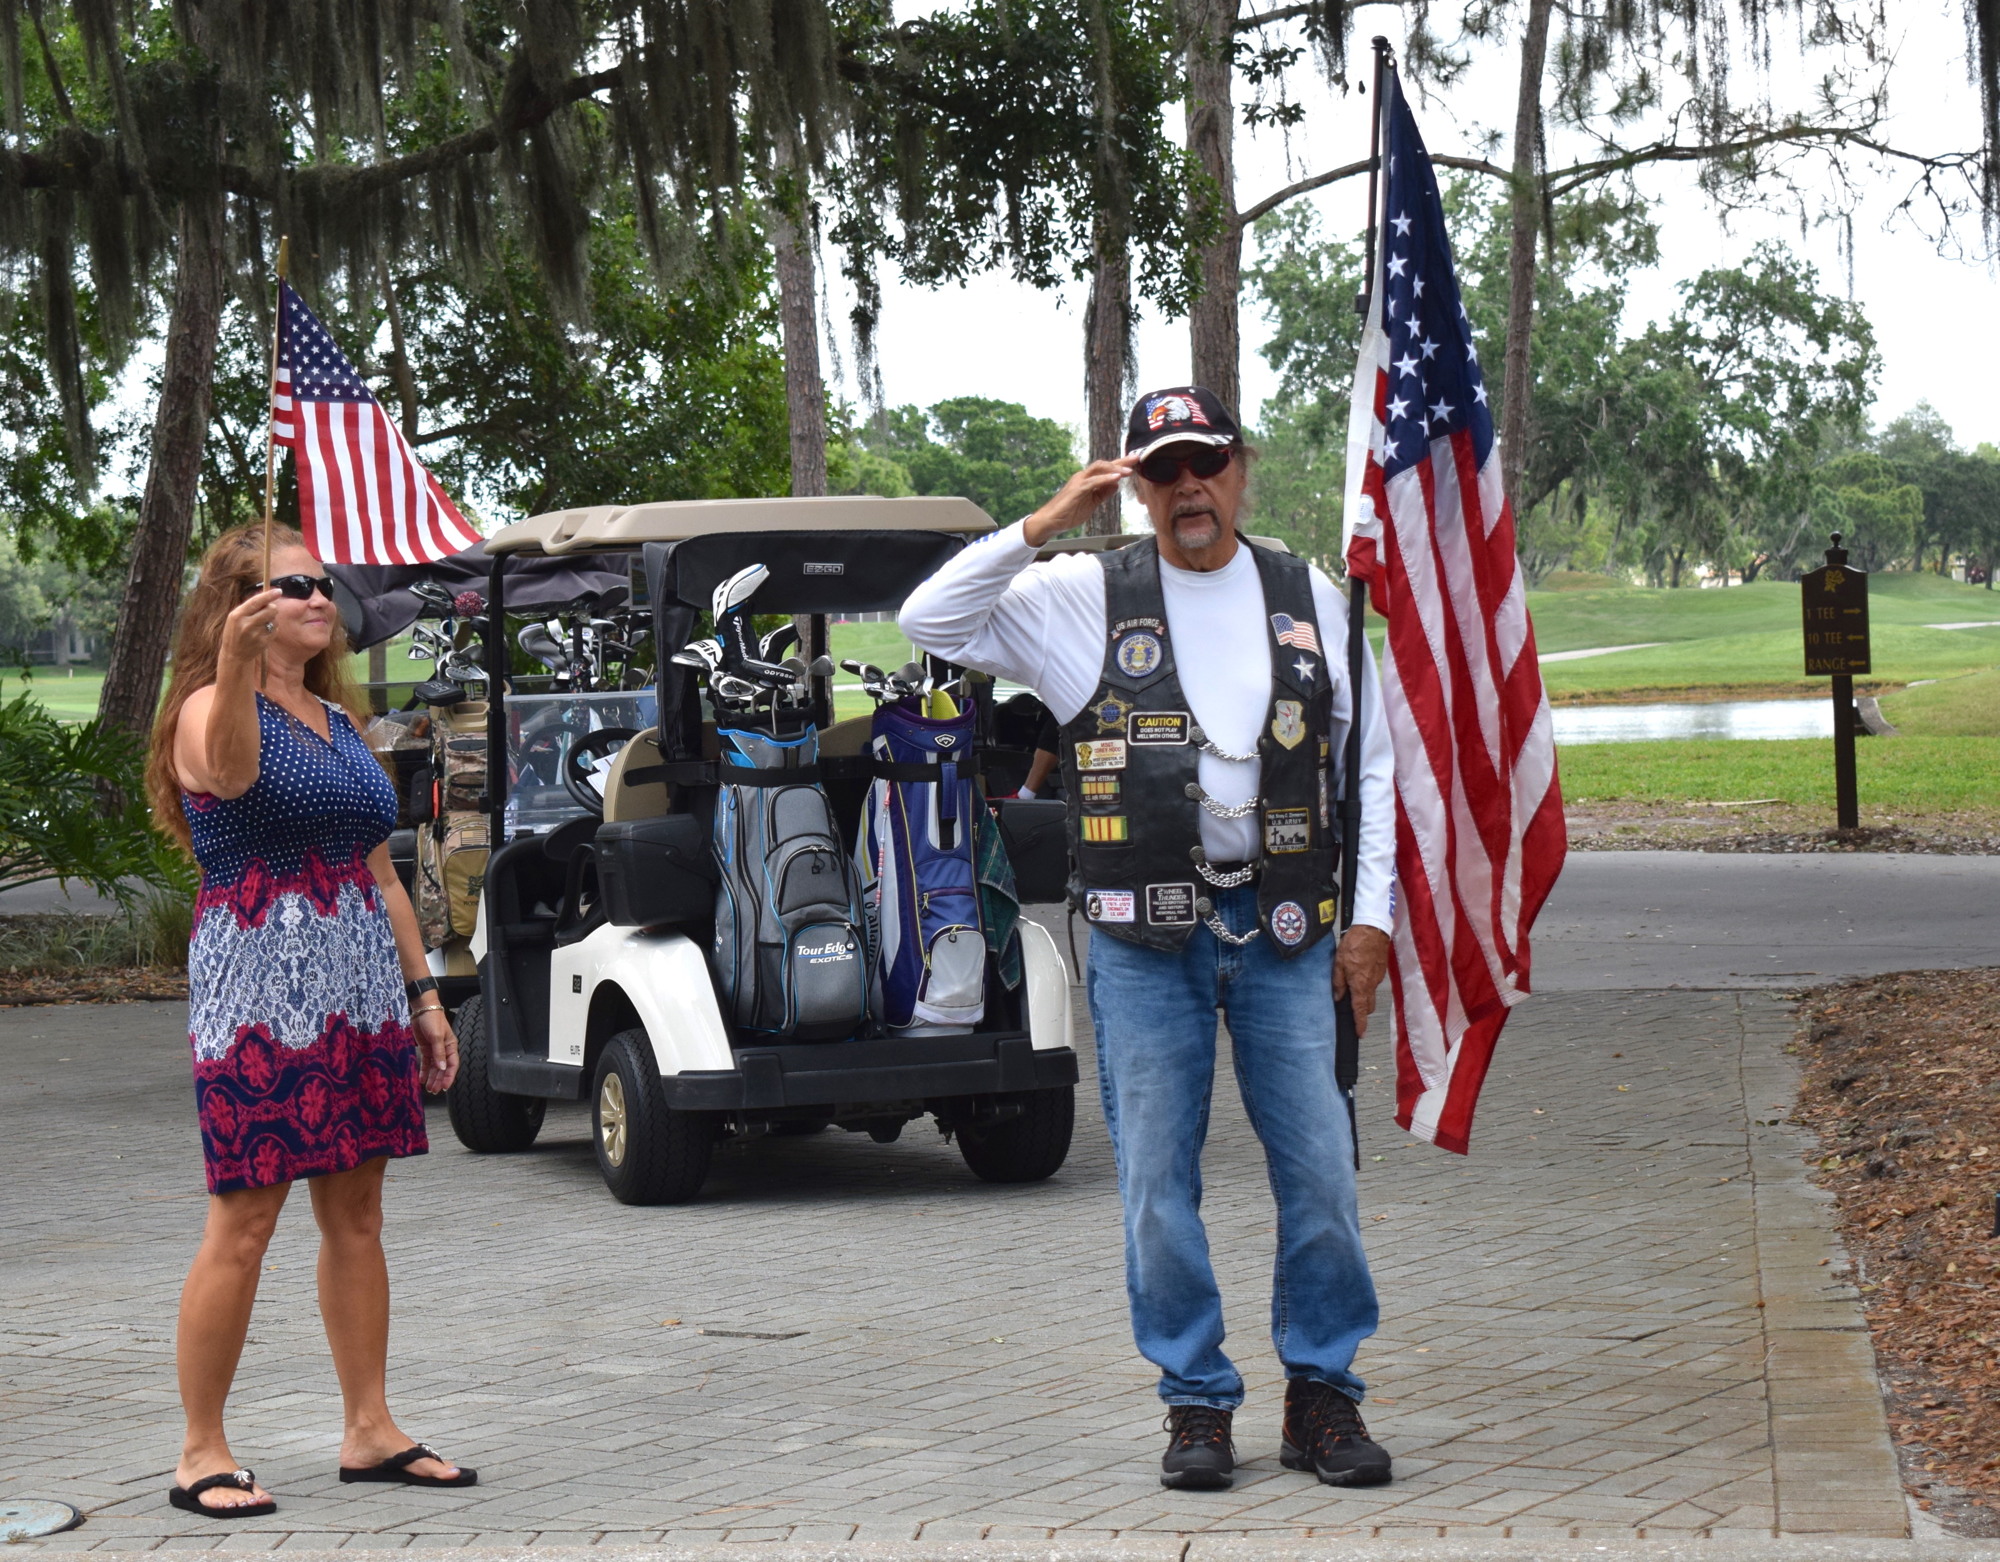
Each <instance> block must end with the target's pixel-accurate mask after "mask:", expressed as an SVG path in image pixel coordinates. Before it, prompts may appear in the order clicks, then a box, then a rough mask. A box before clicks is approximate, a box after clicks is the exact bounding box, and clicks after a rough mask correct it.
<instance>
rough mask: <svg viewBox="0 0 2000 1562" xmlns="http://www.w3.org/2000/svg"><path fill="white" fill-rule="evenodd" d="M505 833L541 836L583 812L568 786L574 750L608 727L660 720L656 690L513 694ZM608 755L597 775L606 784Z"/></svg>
mask: <svg viewBox="0 0 2000 1562" xmlns="http://www.w3.org/2000/svg"><path fill="white" fill-rule="evenodd" d="M506 713H507V715H506V720H507V776H508V790H507V806H506V813H505V827H506V834H505V836H504V839H509V840H511V839H512V838H513V837H514V836H515V835H516V834H519V833H528V834H535V835H540V834H543V833H545V832H546V831H549V830H553V829H554V828H555V827H556V826H557V825H559V824H561V823H563V822H564V821H565V820H568V819H574V818H576V817H577V815H578V814H580V813H582V812H584V809H583V807H582V805H581V804H579V803H578V802H577V800H576V799H575V798H574V797H573V796H571V795H570V792H569V789H568V788H567V787H565V786H564V785H563V777H562V766H563V760H564V759H565V758H566V757H567V756H568V754H569V749H570V745H571V744H572V743H574V742H575V741H576V740H577V739H578V738H580V737H582V736H584V735H585V734H586V733H591V732H597V731H600V730H601V729H603V728H606V727H617V728H623V729H624V730H626V731H627V732H643V731H644V730H645V729H646V728H648V727H650V726H652V725H653V723H654V721H655V720H656V719H657V718H656V715H655V706H654V700H653V691H652V690H651V689H635V690H629V691H621V690H604V691H599V692H596V693H590V694H513V695H509V696H508V697H507V703H506ZM609 762H610V761H609V756H606V757H605V759H604V761H603V763H602V766H601V767H600V768H599V769H598V771H597V775H598V778H599V785H600V786H601V785H602V776H603V769H604V768H608V766H609Z"/></svg>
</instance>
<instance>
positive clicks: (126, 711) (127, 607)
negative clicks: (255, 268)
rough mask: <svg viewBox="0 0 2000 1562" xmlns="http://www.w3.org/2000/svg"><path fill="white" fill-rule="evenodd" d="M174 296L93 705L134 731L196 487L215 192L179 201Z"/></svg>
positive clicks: (145, 704) (219, 255)
mask: <svg viewBox="0 0 2000 1562" xmlns="http://www.w3.org/2000/svg"><path fill="white" fill-rule="evenodd" d="M175 250H176V260H175V269H174V302H173V308H172V311H171V312H170V313H169V315H168V317H167V355H166V365H165V371H164V373H163V374H162V376H161V380H160V401H159V406H158V408H157V410H156V411H155V413H154V416H153V447H152V459H151V461H150V463H149V464H148V466H147V468H146V489H145V493H144V494H143V496H142V497H141V498H140V500H139V528H138V531H137V532H136V533H135V534H134V536H133V538H132V563H131V566H130V567H129V569H128V570H127V571H126V575H125V594H124V596H123V597H122V598H121V599H120V601H119V605H118V627H117V629H116V630H115V631H114V632H113V634H112V637H111V665H110V667H109V668H108V669H107V670H106V672H105V674H104V693H103V697H102V699H101V700H100V701H99V704H98V711H99V714H101V715H102V716H103V717H104V718H105V721H106V722H107V724H109V725H112V726H116V727H122V728H124V729H125V730H126V731H127V732H129V733H131V734H133V736H134V737H144V736H145V735H146V734H147V733H149V732H150V731H151V730H152V726H153V713H154V711H155V710H156V709H157V708H158V707H159V703H160V675H161V674H162V672H163V671H164V670H165V668H166V665H167V652H168V649H169V648H170V647H171V645H172V643H173V633H174V615H175V612H176V610H177V609H178V608H179V606H180V599H181V580H182V577H183V575H184V574H185V572H186V569H187V551H188V537H189V535H190V534H191V533H192V531H193V529H194V507H195V500H196V498H197V497H198V496H199V493H200V489H201V448H202V444H203V441H204V440H205V439H206V438H207V435H208V414H209V398H210V393H211V388H212V386H213V383H214V378H215V344H216V334H217V331H218V329H219V328H220V326H221V322H222V300H223V289H224V276H223V267H224V264H225V261H224V253H223V213H222V194H221V192H220V191H216V192H214V193H213V194H211V195H208V196H192V197H190V198H189V199H188V201H187V202H186V203H185V204H184V205H183V206H182V207H181V214H180V222H179V232H178V234H177V236H176V243H175Z"/></svg>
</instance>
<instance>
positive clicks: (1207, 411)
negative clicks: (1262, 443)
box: [1125, 385, 1243, 460]
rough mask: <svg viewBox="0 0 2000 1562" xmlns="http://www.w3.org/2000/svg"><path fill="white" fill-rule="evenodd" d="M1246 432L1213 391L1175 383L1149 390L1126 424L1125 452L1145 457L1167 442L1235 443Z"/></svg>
mask: <svg viewBox="0 0 2000 1562" xmlns="http://www.w3.org/2000/svg"><path fill="white" fill-rule="evenodd" d="M1242 437H1243V435H1242V433H1241V431H1240V430H1238V428H1237V427H1236V420H1235V419H1234V418H1232V417H1231V416H1230V415H1229V410H1228V409H1227V408H1226V407H1224V406H1223V405H1222V401H1221V399H1220V398H1219V397H1218V396H1217V395H1216V394H1215V392H1214V391H1212V390H1209V389H1208V388H1207V387H1206V386H1202V385H1173V386H1169V387H1168V388H1167V389H1166V390H1156V391H1147V392H1146V394H1145V395H1143V396H1141V397H1140V398H1139V399H1138V400H1137V401H1136V402H1134V403H1133V404H1132V416H1131V418H1130V419H1129V420H1128V421H1127V423H1126V424H1125V454H1126V455H1128V456H1138V457H1139V458H1140V459H1141V460H1144V459H1145V458H1146V457H1147V456H1149V455H1151V454H1152V453H1153V452H1154V451H1155V450H1160V449H1163V448H1165V447H1166V446H1168V445H1233V444H1235V443H1237V442H1238V441H1239V440H1240V439H1242Z"/></svg>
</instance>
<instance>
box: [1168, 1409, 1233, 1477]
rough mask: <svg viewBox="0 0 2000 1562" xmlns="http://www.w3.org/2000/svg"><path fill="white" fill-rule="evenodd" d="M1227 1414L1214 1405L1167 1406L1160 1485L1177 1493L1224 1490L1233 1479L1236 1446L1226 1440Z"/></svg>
mask: <svg viewBox="0 0 2000 1562" xmlns="http://www.w3.org/2000/svg"><path fill="white" fill-rule="evenodd" d="M1229 1422H1230V1413H1229V1412H1228V1411H1227V1410H1217V1409H1216V1408H1215V1407H1214V1406H1213V1405H1169V1406H1168V1407H1167V1419H1166V1422H1165V1423H1164V1424H1165V1427H1166V1430H1167V1432H1168V1434H1169V1440H1168V1442H1167V1453H1166V1457H1165V1458H1164V1459H1162V1460H1161V1461H1160V1484H1161V1485H1162V1486H1172V1487H1174V1488H1175V1489H1176V1490H1178V1491H1225V1490H1227V1489H1228V1487H1229V1483H1230V1482H1231V1481H1233V1480H1235V1479H1236V1445H1235V1444H1234V1443H1232V1442H1231V1441H1230V1440H1229Z"/></svg>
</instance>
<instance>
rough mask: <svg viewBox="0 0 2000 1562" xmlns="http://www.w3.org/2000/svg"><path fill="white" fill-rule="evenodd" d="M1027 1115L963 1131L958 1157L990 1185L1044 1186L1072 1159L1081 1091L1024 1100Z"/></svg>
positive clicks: (1060, 1089)
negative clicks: (1041, 1183)
mask: <svg viewBox="0 0 2000 1562" xmlns="http://www.w3.org/2000/svg"><path fill="white" fill-rule="evenodd" d="M1019 1099H1020V1102H1021V1115H1020V1116H1019V1117H1010V1118H1008V1119H1007V1120H1006V1121H1005V1122H1000V1123H987V1124H983V1125H974V1126H969V1127H965V1128H961V1129H960V1130H959V1131H958V1152H959V1154H961V1155H963V1156H964V1157H965V1164H966V1165H968V1166H970V1167H971V1168H972V1170H973V1174H974V1175H975V1176H977V1177H978V1178H980V1180H981V1181H984V1182H1040V1181H1041V1180H1042V1179H1043V1178H1044V1177H1053V1176H1054V1175H1055V1174H1056V1171H1057V1169H1058V1168H1059V1167H1061V1165H1062V1163H1063V1162H1064V1161H1065V1160H1066V1159H1068V1157H1069V1138H1070V1133H1071V1131H1072V1130H1073V1129H1074V1128H1075V1127H1076V1087H1075V1086H1074V1085H1056V1086H1053V1087H1051V1088H1050V1089H1047V1090H1026V1091H1023V1092H1022V1093H1021V1095H1020V1098H1019Z"/></svg>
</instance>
